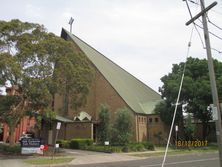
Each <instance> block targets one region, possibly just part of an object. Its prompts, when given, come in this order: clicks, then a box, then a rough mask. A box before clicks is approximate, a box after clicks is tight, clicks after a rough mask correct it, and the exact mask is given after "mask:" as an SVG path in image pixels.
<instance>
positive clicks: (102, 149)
mask: <svg viewBox="0 0 222 167" xmlns="http://www.w3.org/2000/svg"><path fill="white" fill-rule="evenodd" d="M85 150H89V151H97V152H106V153H113V152H115V153H119V152H122V147H120V146H99V145H91V146H87V147H86V148H85Z"/></svg>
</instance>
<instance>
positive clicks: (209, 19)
mask: <svg viewBox="0 0 222 167" xmlns="http://www.w3.org/2000/svg"><path fill="white" fill-rule="evenodd" d="M207 20H208V22H209V23H210V24H212V25H213V26H214V27H216V28H218V29H219V30H222V28H221V27H219V26H218V25H216V24H215V23H213V22H212V21H211V20H210V19H209V17H208V16H207Z"/></svg>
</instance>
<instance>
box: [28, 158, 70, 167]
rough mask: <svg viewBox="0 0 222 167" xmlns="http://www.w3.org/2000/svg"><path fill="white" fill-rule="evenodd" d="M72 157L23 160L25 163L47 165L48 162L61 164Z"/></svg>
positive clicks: (67, 161)
mask: <svg viewBox="0 0 222 167" xmlns="http://www.w3.org/2000/svg"><path fill="white" fill-rule="evenodd" d="M73 159H74V158H54V159H51V158H50V159H49V158H43V159H39V158H38V159H29V160H25V162H26V163H28V164H32V165H49V164H61V163H69V162H71V161H72V160H73Z"/></svg>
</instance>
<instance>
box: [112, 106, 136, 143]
mask: <svg viewBox="0 0 222 167" xmlns="http://www.w3.org/2000/svg"><path fill="white" fill-rule="evenodd" d="M116 114H117V115H116V119H115V122H114V124H113V129H112V131H113V132H112V142H113V143H116V144H118V145H122V146H125V145H127V144H128V143H129V142H130V141H131V138H132V125H133V124H132V121H133V118H132V114H131V112H130V111H129V109H127V108H121V109H119V110H118V111H117V113H116Z"/></svg>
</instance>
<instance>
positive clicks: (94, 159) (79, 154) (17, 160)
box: [0, 149, 144, 167]
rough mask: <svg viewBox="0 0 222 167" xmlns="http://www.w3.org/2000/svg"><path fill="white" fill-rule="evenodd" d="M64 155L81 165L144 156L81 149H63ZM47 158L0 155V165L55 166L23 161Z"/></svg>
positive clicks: (24, 166)
mask: <svg viewBox="0 0 222 167" xmlns="http://www.w3.org/2000/svg"><path fill="white" fill-rule="evenodd" d="M62 156H65V157H73V158H74V159H73V160H72V161H71V162H69V163H68V164H71V165H81V164H95V163H106V162H118V161H132V160H140V159H144V157H136V156H132V155H130V154H126V153H99V152H92V151H82V150H69V149H65V150H63V155H62ZM41 158H46V159H47V158H48V159H51V157H50V156H48V157H47V156H45V157H42V156H20V157H7V156H4V157H0V167H46V166H50V167H52V166H57V165H61V164H57V165H31V164H27V163H25V160H27V159H41ZM64 165H65V164H64Z"/></svg>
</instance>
